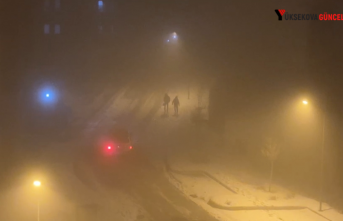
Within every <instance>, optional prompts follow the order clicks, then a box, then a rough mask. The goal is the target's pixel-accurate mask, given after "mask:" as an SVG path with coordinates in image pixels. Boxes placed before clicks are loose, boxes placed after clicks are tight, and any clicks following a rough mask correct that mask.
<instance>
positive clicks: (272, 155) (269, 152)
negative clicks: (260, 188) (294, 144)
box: [262, 138, 280, 192]
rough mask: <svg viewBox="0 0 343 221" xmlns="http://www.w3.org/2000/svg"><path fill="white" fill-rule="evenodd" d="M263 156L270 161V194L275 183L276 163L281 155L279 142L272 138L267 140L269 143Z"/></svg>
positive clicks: (263, 150) (264, 149) (263, 151)
mask: <svg viewBox="0 0 343 221" xmlns="http://www.w3.org/2000/svg"><path fill="white" fill-rule="evenodd" d="M262 154H263V155H264V156H266V157H267V158H268V159H269V161H270V177H269V187H268V191H269V192H270V191H271V186H272V182H273V174H274V162H275V160H276V159H277V158H278V156H279V154H280V148H279V146H278V144H277V142H276V141H275V140H274V139H272V138H269V139H267V143H266V145H265V147H264V148H263V149H262Z"/></svg>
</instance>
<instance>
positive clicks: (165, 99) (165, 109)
mask: <svg viewBox="0 0 343 221" xmlns="http://www.w3.org/2000/svg"><path fill="white" fill-rule="evenodd" d="M169 102H170V97H169V95H168V94H167V93H166V94H165V95H164V98H163V106H164V114H168V106H169Z"/></svg>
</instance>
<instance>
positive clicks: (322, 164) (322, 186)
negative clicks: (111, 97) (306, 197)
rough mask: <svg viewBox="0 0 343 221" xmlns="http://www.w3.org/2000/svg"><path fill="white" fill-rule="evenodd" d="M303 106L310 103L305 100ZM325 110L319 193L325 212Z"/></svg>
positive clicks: (320, 202) (321, 209) (320, 206)
mask: <svg viewBox="0 0 343 221" xmlns="http://www.w3.org/2000/svg"><path fill="white" fill-rule="evenodd" d="M303 104H304V105H307V104H308V101H306V100H303ZM325 118H326V116H325V109H324V110H323V128H322V146H321V153H320V158H321V159H320V192H319V194H320V195H319V211H323V198H324V197H323V195H324V161H325V157H324V154H325V120H326V119H325Z"/></svg>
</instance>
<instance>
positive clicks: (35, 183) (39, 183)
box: [33, 180, 41, 187]
mask: <svg viewBox="0 0 343 221" xmlns="http://www.w3.org/2000/svg"><path fill="white" fill-rule="evenodd" d="M33 185H34V186H36V187H40V185H41V182H40V181H39V180H36V181H34V182H33Z"/></svg>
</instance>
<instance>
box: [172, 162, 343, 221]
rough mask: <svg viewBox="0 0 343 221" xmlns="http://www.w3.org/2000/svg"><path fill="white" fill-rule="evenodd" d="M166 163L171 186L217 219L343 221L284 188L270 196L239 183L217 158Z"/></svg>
mask: <svg viewBox="0 0 343 221" xmlns="http://www.w3.org/2000/svg"><path fill="white" fill-rule="evenodd" d="M168 163H169V168H167V170H166V172H167V173H166V174H167V176H168V178H169V180H170V181H171V183H173V184H174V185H175V186H176V187H177V188H179V189H180V190H181V191H183V192H184V193H185V194H186V195H187V196H188V197H189V198H190V199H191V200H193V201H194V202H196V203H197V204H199V205H200V206H202V207H203V208H204V209H205V210H207V211H208V212H210V213H211V214H213V215H214V216H215V217H217V218H219V219H220V220H237V221H240V220H241V221H247V220H251V221H259V220H261V221H267V220H268V221H269V220H271V221H274V220H279V221H280V220H283V221H291V220H294V221H298V220H301V221H324V220H331V221H338V220H343V214H340V213H339V212H337V211H335V210H334V209H331V208H330V206H329V205H324V208H325V209H327V210H325V211H323V212H319V211H318V207H319V203H318V202H317V201H315V200H313V199H309V198H307V197H304V196H301V195H297V194H295V193H293V192H291V191H289V190H287V189H285V188H283V187H280V186H276V185H274V186H273V190H272V192H271V193H270V192H267V191H266V185H265V184H264V183H255V184H254V185H252V184H247V183H245V182H242V181H241V180H240V179H239V178H238V177H236V176H235V175H232V173H231V172H230V171H229V170H228V169H227V167H226V166H225V165H226V164H225V162H221V161H220V160H219V159H211V160H210V162H208V163H199V164H198V163H192V162H191V161H190V160H189V155H188V156H183V157H176V158H173V159H170V160H169V162H168ZM168 169H169V170H168ZM231 190H233V191H231Z"/></svg>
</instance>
